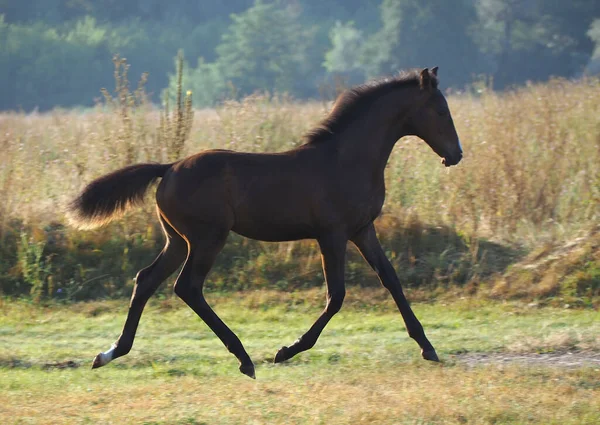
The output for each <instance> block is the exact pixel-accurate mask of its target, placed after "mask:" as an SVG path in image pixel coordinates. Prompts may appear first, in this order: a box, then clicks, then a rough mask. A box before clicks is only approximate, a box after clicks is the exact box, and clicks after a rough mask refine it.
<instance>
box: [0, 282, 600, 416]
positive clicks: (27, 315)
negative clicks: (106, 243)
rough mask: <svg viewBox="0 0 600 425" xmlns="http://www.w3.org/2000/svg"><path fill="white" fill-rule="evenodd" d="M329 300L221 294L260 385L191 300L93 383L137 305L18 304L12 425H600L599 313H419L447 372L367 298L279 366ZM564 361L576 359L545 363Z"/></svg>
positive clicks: (153, 310)
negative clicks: (98, 361) (99, 359)
mask: <svg viewBox="0 0 600 425" xmlns="http://www.w3.org/2000/svg"><path fill="white" fill-rule="evenodd" d="M322 295H323V294H322V293H321V291H320V290H317V289H314V290H308V291H301V292H293V293H285V294H284V293H281V292H268V291H255V292H246V293H242V294H238V295H235V296H232V295H231V294H229V295H219V294H212V295H209V301H210V302H212V304H213V305H214V306H215V309H216V310H217V311H218V312H219V313H220V314H221V315H222V317H223V319H224V320H225V321H226V322H228V324H230V325H231V327H232V328H233V329H234V330H235V331H236V332H237V333H238V335H239V336H240V338H241V339H242V341H243V342H244V344H245V346H246V348H247V350H248V352H249V354H250V355H251V356H252V357H253V360H254V362H255V363H256V365H257V380H256V381H254V380H251V379H249V378H247V377H246V376H244V375H242V374H240V373H239V372H238V370H237V361H236V360H235V358H234V357H233V356H231V355H230V354H229V353H228V352H227V350H226V349H225V348H224V347H223V346H222V345H221V343H220V341H219V340H218V339H217V338H216V337H215V336H214V335H213V334H212V333H211V332H210V331H209V330H208V328H207V327H206V326H205V325H204V324H203V323H202V322H201V321H200V319H198V318H197V317H196V316H195V315H194V314H193V312H192V311H191V310H189V309H188V308H187V307H185V306H184V305H183V303H181V302H180V301H179V300H177V299H175V298H173V299H163V300H157V299H155V300H153V301H152V302H151V304H150V305H149V306H148V307H147V310H146V312H145V314H144V316H143V317H142V322H141V326H140V330H139V333H138V338H137V340H136V343H135V344H134V348H133V350H132V352H131V353H130V354H129V355H128V356H126V357H123V358H121V359H118V360H115V361H114V362H113V363H111V364H109V365H107V366H106V367H104V368H101V369H97V370H93V371H92V370H90V369H89V367H90V364H91V360H92V358H93V357H94V356H95V354H97V352H99V351H103V350H105V349H107V348H108V347H109V345H110V344H111V343H112V342H113V341H114V339H115V338H116V336H118V334H119V332H120V330H121V326H122V323H123V320H124V317H125V312H126V303H125V302H124V301H104V302H90V303H78V304H71V305H68V306H65V305H52V306H48V307H42V306H33V305H31V304H25V303H22V302H4V303H3V304H2V305H1V306H0V312H1V316H0V423H2V424H27V423H35V424H65V423H69V424H71V423H73V424H75V423H87V424H96V423H106V424H109V423H113V424H129V423H135V424H342V423H347V424H356V423H373V424H466V423H469V424H524V423H531V424H561V425H562V424H577V425H580V424H597V423H600V356H598V351H599V350H600V317H599V313H598V312H597V311H594V310H591V309H588V310H572V309H566V308H552V307H544V308H540V307H539V306H537V305H535V304H519V303H515V302H511V303H506V302H497V303H496V302H490V301H483V300H478V299H463V300H460V299H456V300H454V301H448V302H438V303H436V304H427V303H415V304H414V309H415V311H416V313H417V315H418V316H419V317H420V318H421V320H422V322H423V324H424V326H425V329H426V331H427V332H428V335H429V337H430V339H431V341H432V342H433V344H434V345H435V346H436V348H437V350H438V353H439V354H440V357H441V358H442V360H443V363H442V364H432V363H429V362H425V361H423V360H420V356H419V350H418V347H417V345H416V344H415V343H414V342H413V341H412V340H410V339H409V338H408V336H407V335H406V333H405V331H404V328H403V325H402V320H401V317H400V315H399V313H397V312H396V310H395V306H394V305H393V302H392V301H391V299H390V298H389V297H388V296H387V295H386V294H385V293H384V292H383V291H380V290H366V289H362V290H360V289H358V288H353V289H352V290H351V291H350V293H349V294H348V298H347V302H346V304H345V306H344V309H342V311H341V312H340V313H339V315H337V316H336V317H335V318H334V319H333V321H332V322H331V324H330V325H329V326H328V327H327V328H326V330H325V331H324V333H323V335H322V337H321V339H320V340H319V342H318V343H317V345H316V346H315V347H314V348H313V349H312V350H311V351H308V352H306V353H303V354H300V355H298V356H297V357H296V358H294V359H292V360H291V361H289V362H287V363H284V364H281V365H273V364H272V363H271V359H272V357H273V356H274V354H275V352H276V350H277V349H278V348H279V347H280V346H281V345H283V344H289V343H291V342H293V341H294V340H295V339H296V338H297V337H298V336H299V335H300V334H301V333H303V332H304V331H305V330H306V329H307V328H308V326H309V325H310V324H311V323H312V321H313V320H314V319H315V318H316V316H317V315H318V313H319V311H320V309H321V307H322V304H323V300H322V298H323V297H322ZM477 353H479V354H488V359H491V360H490V361H480V360H477V359H478V358H482V357H477V356H476V354H477ZM569 353H571V354H569ZM554 355H556V356H557V357H556V358H557V359H558V358H568V359H570V360H569V362H560V361H555V362H539V361H537V359H540V358H543V357H544V356H546V357H547V356H554ZM561 356H562V357H561ZM519 358H521V359H523V358H525V359H527V362H525V363H523V362H519V361H517V360H518V359H519Z"/></svg>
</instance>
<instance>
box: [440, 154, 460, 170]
mask: <svg viewBox="0 0 600 425" xmlns="http://www.w3.org/2000/svg"><path fill="white" fill-rule="evenodd" d="M461 159H462V152H459V153H458V154H456V155H448V156H445V157H444V158H442V164H444V165H445V166H446V167H450V166H451V165H456V164H458V163H459V162H460V160H461Z"/></svg>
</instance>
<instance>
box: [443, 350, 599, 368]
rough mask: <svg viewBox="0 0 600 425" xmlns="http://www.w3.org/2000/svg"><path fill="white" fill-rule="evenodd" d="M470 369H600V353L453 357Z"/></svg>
mask: <svg viewBox="0 0 600 425" xmlns="http://www.w3.org/2000/svg"><path fill="white" fill-rule="evenodd" d="M451 359H453V360H454V361H455V362H457V363H459V364H464V365H467V366H469V367H476V366H481V365H525V366H545V367H557V368H569V369H575V368H580V367H598V368H600V352H596V351H565V352H553V353H461V354H456V355H453V356H451Z"/></svg>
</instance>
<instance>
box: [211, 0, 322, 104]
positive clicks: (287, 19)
mask: <svg viewBox="0 0 600 425" xmlns="http://www.w3.org/2000/svg"><path fill="white" fill-rule="evenodd" d="M231 20H232V24H231V25H230V26H229V29H228V30H227V32H226V33H225V34H224V35H223V39H222V41H221V43H220V44H219V46H217V50H216V51H217V54H218V59H217V63H218V65H219V68H220V69H221V70H222V72H223V73H224V77H225V78H226V79H227V80H229V81H230V82H231V83H232V84H233V85H234V86H235V87H236V90H237V91H238V92H239V93H240V94H242V95H244V94H249V93H251V92H253V91H255V90H269V91H272V90H275V91H280V92H290V93H298V92H299V91H300V90H298V88H299V87H300V86H302V84H303V79H305V78H307V74H308V73H309V71H310V65H311V64H310V63H308V61H307V60H306V59H307V56H308V50H309V48H310V46H311V44H312V40H313V31H312V30H311V28H307V27H306V26H305V25H303V24H302V22H301V20H300V11H299V9H298V8H296V7H294V6H293V5H290V4H285V3H284V2H282V1H274V2H264V1H262V0H256V2H255V3H254V5H253V6H252V7H251V8H250V9H248V10H247V11H245V12H244V13H241V14H234V15H231Z"/></svg>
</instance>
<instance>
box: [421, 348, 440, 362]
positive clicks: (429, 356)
mask: <svg viewBox="0 0 600 425" xmlns="http://www.w3.org/2000/svg"><path fill="white" fill-rule="evenodd" d="M421 355H422V356H423V358H424V359H425V360H429V361H432V362H439V361H440V359H439V358H438V356H437V354H436V352H435V350H429V351H421Z"/></svg>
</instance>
